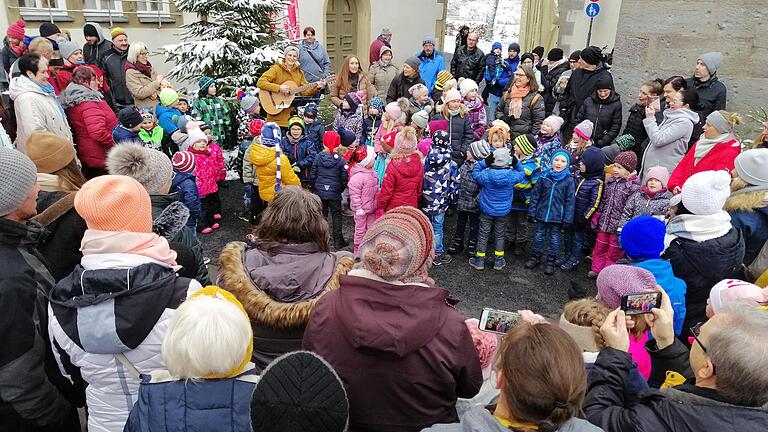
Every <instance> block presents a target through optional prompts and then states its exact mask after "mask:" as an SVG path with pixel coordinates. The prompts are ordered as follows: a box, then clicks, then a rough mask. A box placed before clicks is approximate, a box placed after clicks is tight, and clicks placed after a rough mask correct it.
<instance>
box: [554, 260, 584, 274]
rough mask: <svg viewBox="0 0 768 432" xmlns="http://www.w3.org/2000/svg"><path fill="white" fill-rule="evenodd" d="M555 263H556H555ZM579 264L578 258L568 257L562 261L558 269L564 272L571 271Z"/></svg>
mask: <svg viewBox="0 0 768 432" xmlns="http://www.w3.org/2000/svg"><path fill="white" fill-rule="evenodd" d="M555 264H557V263H555ZM578 266H579V260H577V259H569V260H568V261H566V262H564V263H563V264H561V265H560V270H562V271H564V272H566V273H567V272H571V271H573V270H575V269H576V267H578Z"/></svg>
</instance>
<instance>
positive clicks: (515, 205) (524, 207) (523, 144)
mask: <svg viewBox="0 0 768 432" xmlns="http://www.w3.org/2000/svg"><path fill="white" fill-rule="evenodd" d="M514 150H515V157H516V158H517V159H518V160H519V161H520V164H521V165H522V166H523V172H524V173H525V178H524V179H523V180H522V181H521V182H519V183H517V184H515V192H514V195H512V211H510V212H509V220H508V221H507V244H514V245H515V246H514V253H515V256H523V255H525V251H526V250H527V249H526V246H527V244H528V209H529V207H530V205H531V192H532V191H533V188H534V187H535V186H536V182H537V181H538V180H539V176H540V175H541V168H540V166H539V159H538V158H537V157H536V156H534V154H535V153H536V139H535V138H534V137H533V135H531V134H524V135H518V136H517V138H515V139H514Z"/></svg>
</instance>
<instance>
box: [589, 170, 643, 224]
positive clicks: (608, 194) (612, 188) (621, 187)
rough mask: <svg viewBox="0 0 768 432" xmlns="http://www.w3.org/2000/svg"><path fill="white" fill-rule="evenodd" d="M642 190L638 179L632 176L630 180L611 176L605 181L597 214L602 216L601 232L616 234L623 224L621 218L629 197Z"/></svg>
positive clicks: (600, 221)
mask: <svg viewBox="0 0 768 432" xmlns="http://www.w3.org/2000/svg"><path fill="white" fill-rule="evenodd" d="M639 190H640V185H639V184H637V177H635V176H632V177H630V178H629V179H626V180H625V179H623V178H621V177H617V176H610V177H608V178H607V179H606V180H605V187H604V189H603V199H601V200H600V206H599V207H598V209H597V212H598V213H599V215H600V218H599V220H598V225H597V226H598V228H599V229H600V231H603V232H607V233H610V234H615V233H616V232H617V231H618V229H619V227H620V226H621V225H619V223H620V222H621V216H622V214H623V212H624V206H626V205H627V201H628V200H629V197H630V196H632V194H634V193H635V192H637V191H639Z"/></svg>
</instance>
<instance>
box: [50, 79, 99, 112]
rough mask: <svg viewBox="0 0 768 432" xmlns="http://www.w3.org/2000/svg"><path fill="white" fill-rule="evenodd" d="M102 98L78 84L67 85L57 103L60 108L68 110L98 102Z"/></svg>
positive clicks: (97, 93) (94, 91) (95, 92)
mask: <svg viewBox="0 0 768 432" xmlns="http://www.w3.org/2000/svg"><path fill="white" fill-rule="evenodd" d="M103 98H104V96H102V95H101V93H99V92H97V91H96V90H92V89H89V88H88V87H85V86H82V85H80V84H75V83H69V85H68V86H67V88H66V89H64V91H63V92H61V94H60V95H59V102H61V106H62V107H64V109H68V108H72V107H74V106H76V105H80V104H81V103H84V102H98V101H100V100H102V99H103Z"/></svg>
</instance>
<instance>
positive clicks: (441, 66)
mask: <svg viewBox="0 0 768 432" xmlns="http://www.w3.org/2000/svg"><path fill="white" fill-rule="evenodd" d="M416 57H418V58H419V60H420V61H421V63H420V64H419V75H421V79H423V80H424V85H426V86H427V90H428V91H429V92H431V91H432V87H434V86H435V81H437V73H438V72H440V71H443V70H445V58H443V54H442V53H441V52H440V51H438V50H435V52H434V53H433V55H432V57H427V55H426V54H424V51H421V52H419V53H417V54H416Z"/></svg>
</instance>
